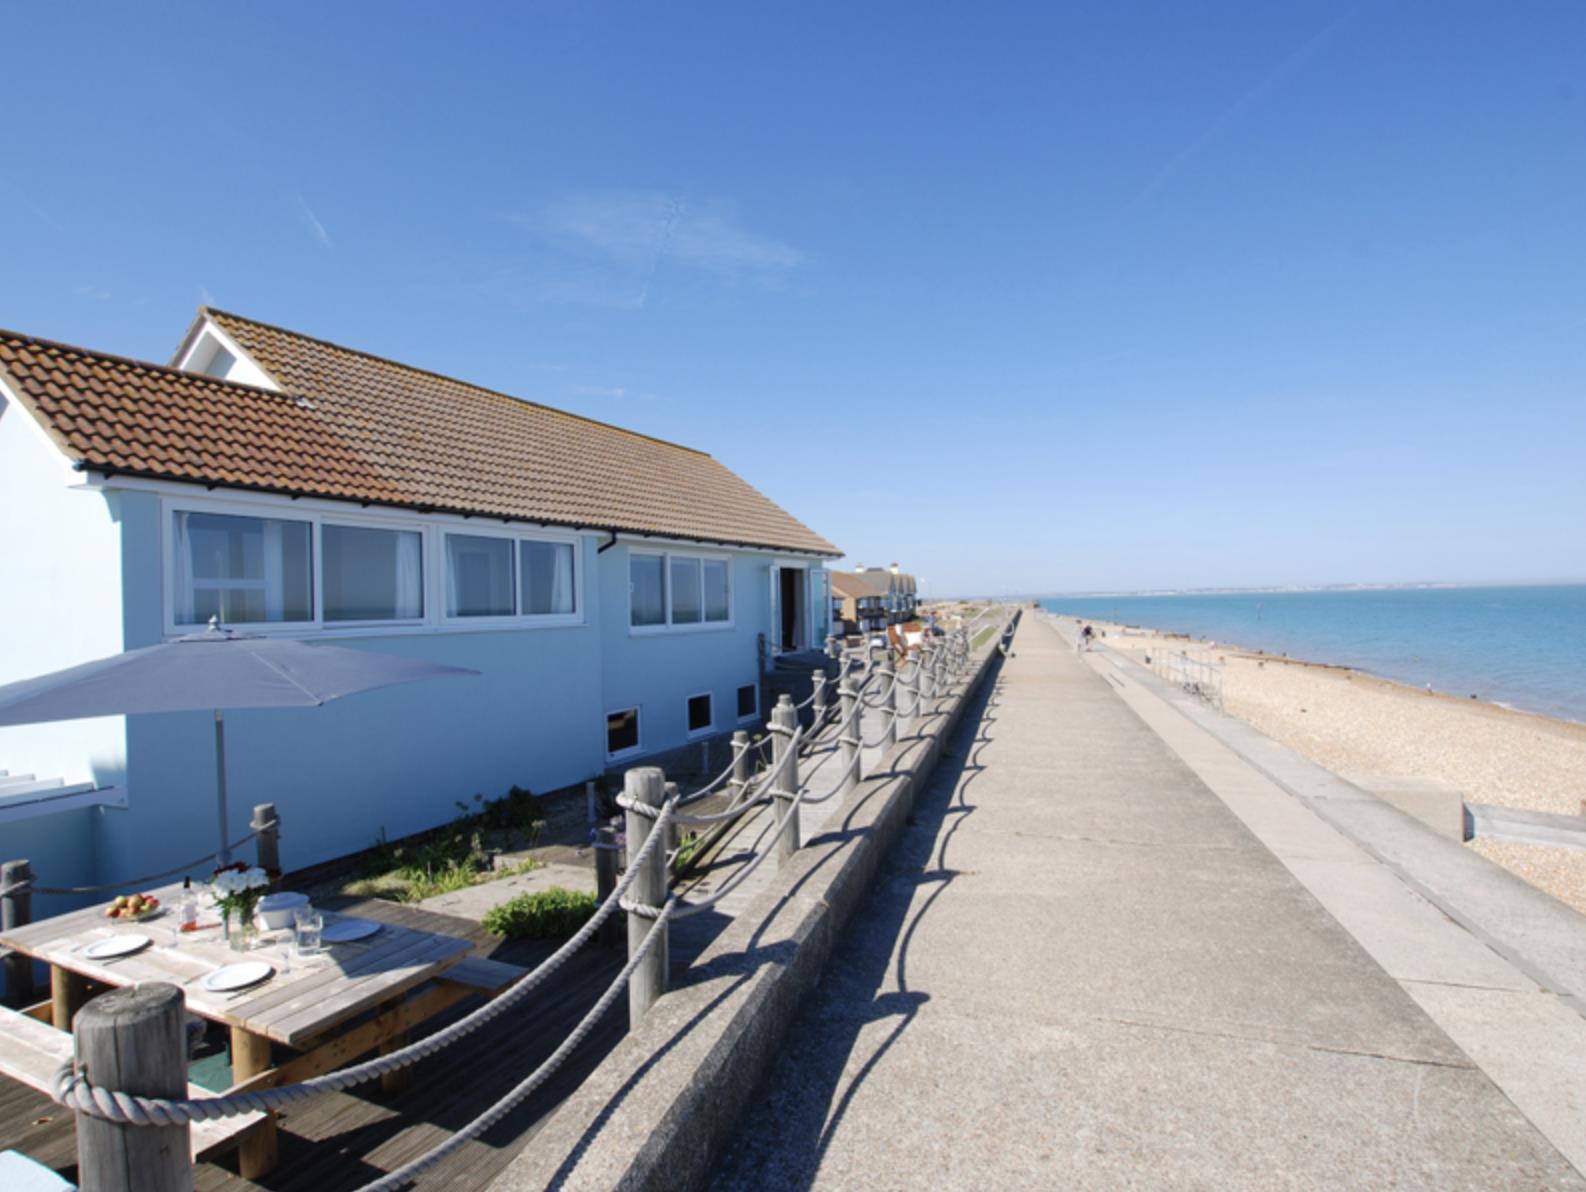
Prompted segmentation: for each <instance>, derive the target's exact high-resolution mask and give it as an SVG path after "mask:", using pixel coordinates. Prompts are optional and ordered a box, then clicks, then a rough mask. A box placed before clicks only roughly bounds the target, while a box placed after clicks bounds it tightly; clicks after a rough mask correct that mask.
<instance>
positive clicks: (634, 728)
mask: <svg viewBox="0 0 1586 1192" xmlns="http://www.w3.org/2000/svg"><path fill="white" fill-rule="evenodd" d="M638 747H639V709H638V708H627V709H625V710H623V711H621V712H611V713H608V714H607V716H606V752H607V753H608V754H610V755H611V756H612V757H616V756H618V755H619V754H623V753H631V752H633V751H634V750H635V749H637V748H638Z"/></svg>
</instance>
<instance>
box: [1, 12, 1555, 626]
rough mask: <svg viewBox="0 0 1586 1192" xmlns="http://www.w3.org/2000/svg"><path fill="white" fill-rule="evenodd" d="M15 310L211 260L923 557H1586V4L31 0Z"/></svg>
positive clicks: (10, 50)
mask: <svg viewBox="0 0 1586 1192" xmlns="http://www.w3.org/2000/svg"><path fill="white" fill-rule="evenodd" d="M6 28H7V37H6V42H7V53H6V78H5V91H6V97H7V103H6V106H7V110H8V112H9V120H8V122H7V123H8V129H7V134H6V137H5V150H4V163H5V164H4V168H3V169H0V220H3V226H4V228H5V231H6V237H5V242H6V251H5V256H4V264H3V273H0V277H3V284H0V325H3V326H6V327H9V328H12V329H15V330H19V331H23V332H27V333H30V334H35V335H41V336H46V337H51V338H56V339H64V340H68V341H72V342H77V343H83V344H87V345H89V346H93V347H97V348H102V349H105V350H110V351H116V352H122V353H126V354H129V355H134V356H141V357H153V358H156V359H162V360H163V359H165V358H167V357H168V355H169V353H170V352H171V351H172V350H173V349H174V348H175V346H176V343H177V341H178V339H179V338H180V336H181V334H182V332H183V330H184V329H185V328H186V326H187V324H188V322H189V320H190V319H191V318H192V315H193V312H194V309H195V308H196V306H197V305H198V304H199V302H200V301H204V300H209V301H213V302H214V303H215V304H217V305H219V306H222V307H225V308H228V309H232V310H236V311H239V312H241V313H244V314H248V315H251V316H253V317H256V318H260V319H265V320H269V321H273V322H278V323H281V324H284V325H286V326H289V327H293V328H296V329H299V330H303V331H306V332H309V333H312V334H317V335H321V336H323V337H325V338H329V339H334V340H337V341H339V342H342V343H346V344H349V345H352V346H356V347H360V348H365V349H367V350H369V351H373V352H378V353H382V354H386V355H390V356H394V357H396V358H398V359H401V360H405V361H409V362H412V363H415V364H419V365H423V366H426V367H429V368H433V369H437V370H440V371H443V372H447V373H452V374H455V375H458V376H461V377H465V378H467V379H470V380H473V381H477V382H480V383H483V384H487V385H491V386H494V387H497V388H501V389H504V390H507V391H509V392H512V393H516V394H519V395H521V396H524V397H530V398H534V399H536V400H539V401H544V402H548V403H551V404H554V405H559V406H562V407H565V408H568V409H572V410H576V411H579V412H582V413H586V414H589V415H592V416H594V417H597V418H602V419H607V420H610V421H614V422H618V423H622V424H624V425H628V426H631V427H633V428H635V429H638V430H642V431H646V432H649V433H652V434H656V435H660V436H663V437H666V438H672V439H676V440H679V441H682V442H685V443H688V444H690V445H693V446H697V447H700V448H703V449H705V450H708V451H710V452H711V453H713V454H714V455H716V456H717V457H718V458H720V459H722V460H723V461H724V462H726V463H727V464H728V465H729V466H731V467H733V468H735V469H737V470H738V471H739V472H740V473H742V474H743V475H744V476H745V477H747V478H748V479H749V480H750V481H751V482H752V483H754V484H755V485H757V486H758V487H760V488H761V489H763V490H764V491H765V492H767V493H768V494H769V495H771V496H772V497H774V498H775V499H776V500H778V501H780V502H782V503H783V504H785V505H786V506H787V507H788V508H789V509H791V510H793V511H794V512H795V513H796V514H798V515H799V516H800V517H802V518H803V519H804V520H806V521H807V522H809V523H810V524H811V525H813V526H815V527H816V528H818V529H819V530H821V531H822V532H824V533H825V534H826V535H827V536H828V537H830V538H832V539H833V540H834V541H836V542H838V543H839V544H840V545H842V546H843V547H845V548H846V549H848V550H849V551H850V561H854V560H855V559H857V560H858V561H861V562H865V563H888V562H891V561H893V560H897V561H899V562H901V563H903V564H904V565H905V566H906V567H908V568H911V569H913V570H914V571H916V572H917V573H918V574H920V575H922V576H923V577H925V579H926V580H927V592H928V593H933V592H934V593H938V594H947V593H952V592H959V591H1037V590H1042V591H1050V590H1073V589H1082V588H1100V587H1105V588H1113V589H1116V588H1136V587H1155V586H1195V585H1212V584H1264V583H1306V582H1334V581H1398V580H1415V579H1423V578H1424V579H1471V580H1495V579H1519V578H1528V577H1565V576H1582V575H1586V269H1583V266H1586V5H1583V4H1581V3H1579V2H1577V0H1561V2H1558V3H1545V2H1535V3H1525V4H1516V5H1497V4H1493V3H1486V2H1484V3H1465V2H1458V0H1456V2H1448V0H1437V2H1431V0H1427V2H1423V3H1398V4H1392V3H1382V4H1376V3H1363V4H1357V5H1354V6H1347V5H1340V4H1317V3H1304V2H1294V3H1288V2H1285V3H1282V4H1271V3H1255V2H1252V3H1245V4H1214V3H1195V4H1182V3H1178V2H1176V0H1174V2H1163V3H1157V4H1099V3H1098V4H1086V5H1050V4H1030V5H1025V6H999V5H993V4H977V5H955V6H951V7H949V6H945V5H943V6H936V7H935V8H931V9H928V8H927V7H925V6H922V5H919V4H918V3H908V4H904V3H898V4H880V3H865V4H853V3H842V4H831V5H813V4H783V5H768V4H741V3H731V4H671V3H667V4H639V3H630V4H623V5H614V4H605V3H579V4H537V5H532V6H530V5H524V4H515V5H502V6H486V5H467V4H454V5H447V6H440V5H425V6H415V5H406V4H393V3H381V4H341V3H337V4H313V5H307V4H291V3H272V4H268V5H267V4H251V5H246V6H239V5H218V4H203V5H192V6H179V5H175V4H160V5H143V4H138V5H130V4H124V3H117V4H112V5H104V6H100V7H91V6H85V5H79V4H11V5H8V6H7V10H6Z"/></svg>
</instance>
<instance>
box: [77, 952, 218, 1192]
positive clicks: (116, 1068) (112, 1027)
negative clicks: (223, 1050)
mask: <svg viewBox="0 0 1586 1192" xmlns="http://www.w3.org/2000/svg"><path fill="white" fill-rule="evenodd" d="M185 1020H186V1015H185V1013H184V1012H183V998H182V991H181V990H180V989H178V988H177V987H176V986H174V985H166V984H163V983H150V984H148V985H132V986H128V987H126V988H124V989H113V990H111V991H110V992H109V993H106V994H101V995H100V996H99V997H96V998H95V999H94V1000H93V1001H91V1002H89V1003H88V1004H87V1005H86V1006H84V1007H83V1008H82V1011H81V1012H80V1013H79V1014H78V1015H77V1021H76V1023H75V1024H74V1025H73V1027H72V1037H73V1039H74V1040H75V1041H76V1048H77V1060H78V1063H79V1064H81V1066H82V1070H83V1075H84V1076H85V1077H86V1078H87V1080H88V1082H89V1083H90V1084H92V1085H94V1086H95V1087H97V1088H102V1089H107V1090H111V1091H115V1092H122V1093H134V1094H136V1095H138V1096H143V1097H172V1098H177V1099H180V1098H183V1097H186V1096H187V1029H186V1026H185ZM188 1133H189V1128H188V1127H187V1126H131V1125H121V1124H119V1123H117V1122H107V1121H105V1120H104V1119H102V1118H97V1117H93V1116H92V1115H90V1114H86V1113H79V1114H78V1115H77V1182H78V1183H79V1184H80V1185H82V1187H84V1188H87V1189H92V1192H133V1189H139V1190H140V1192H142V1190H145V1189H146V1190H148V1192H178V1190H179V1189H189V1188H191V1187H192V1186H193V1159H192V1154H191V1152H190V1151H189V1149H188Z"/></svg>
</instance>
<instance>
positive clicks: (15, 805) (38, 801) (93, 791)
mask: <svg viewBox="0 0 1586 1192" xmlns="http://www.w3.org/2000/svg"><path fill="white" fill-rule="evenodd" d="M126 805H127V788H126V787H124V786H95V785H94V784H93V783H91V782H81V783H78V784H77V785H75V786H60V787H56V788H54V789H53V790H47V791H39V792H36V793H34V794H28V795H10V796H7V797H4V798H0V824H14V823H17V822H19V821H21V820H29V819H38V818H39V817H40V816H46V815H59V814H61V813H62V812H66V811H76V810H78V809H79V808H83V807H119V808H125V807H126Z"/></svg>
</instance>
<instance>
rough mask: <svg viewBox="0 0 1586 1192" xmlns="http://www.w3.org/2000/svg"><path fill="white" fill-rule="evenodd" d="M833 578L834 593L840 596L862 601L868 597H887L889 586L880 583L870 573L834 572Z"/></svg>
mask: <svg viewBox="0 0 1586 1192" xmlns="http://www.w3.org/2000/svg"><path fill="white" fill-rule="evenodd" d="M831 576H832V591H833V592H835V593H837V595H839V596H843V597H847V598H852V599H854V600H862V599H864V598H865V597H866V596H885V595H886V594H887V585H886V583H885V582H878V580H877V577H876V576H874V575H872V574H871V573H870V572H865V573H863V574H860V573H859V572H855V571H834V572H832V573H831Z"/></svg>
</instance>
